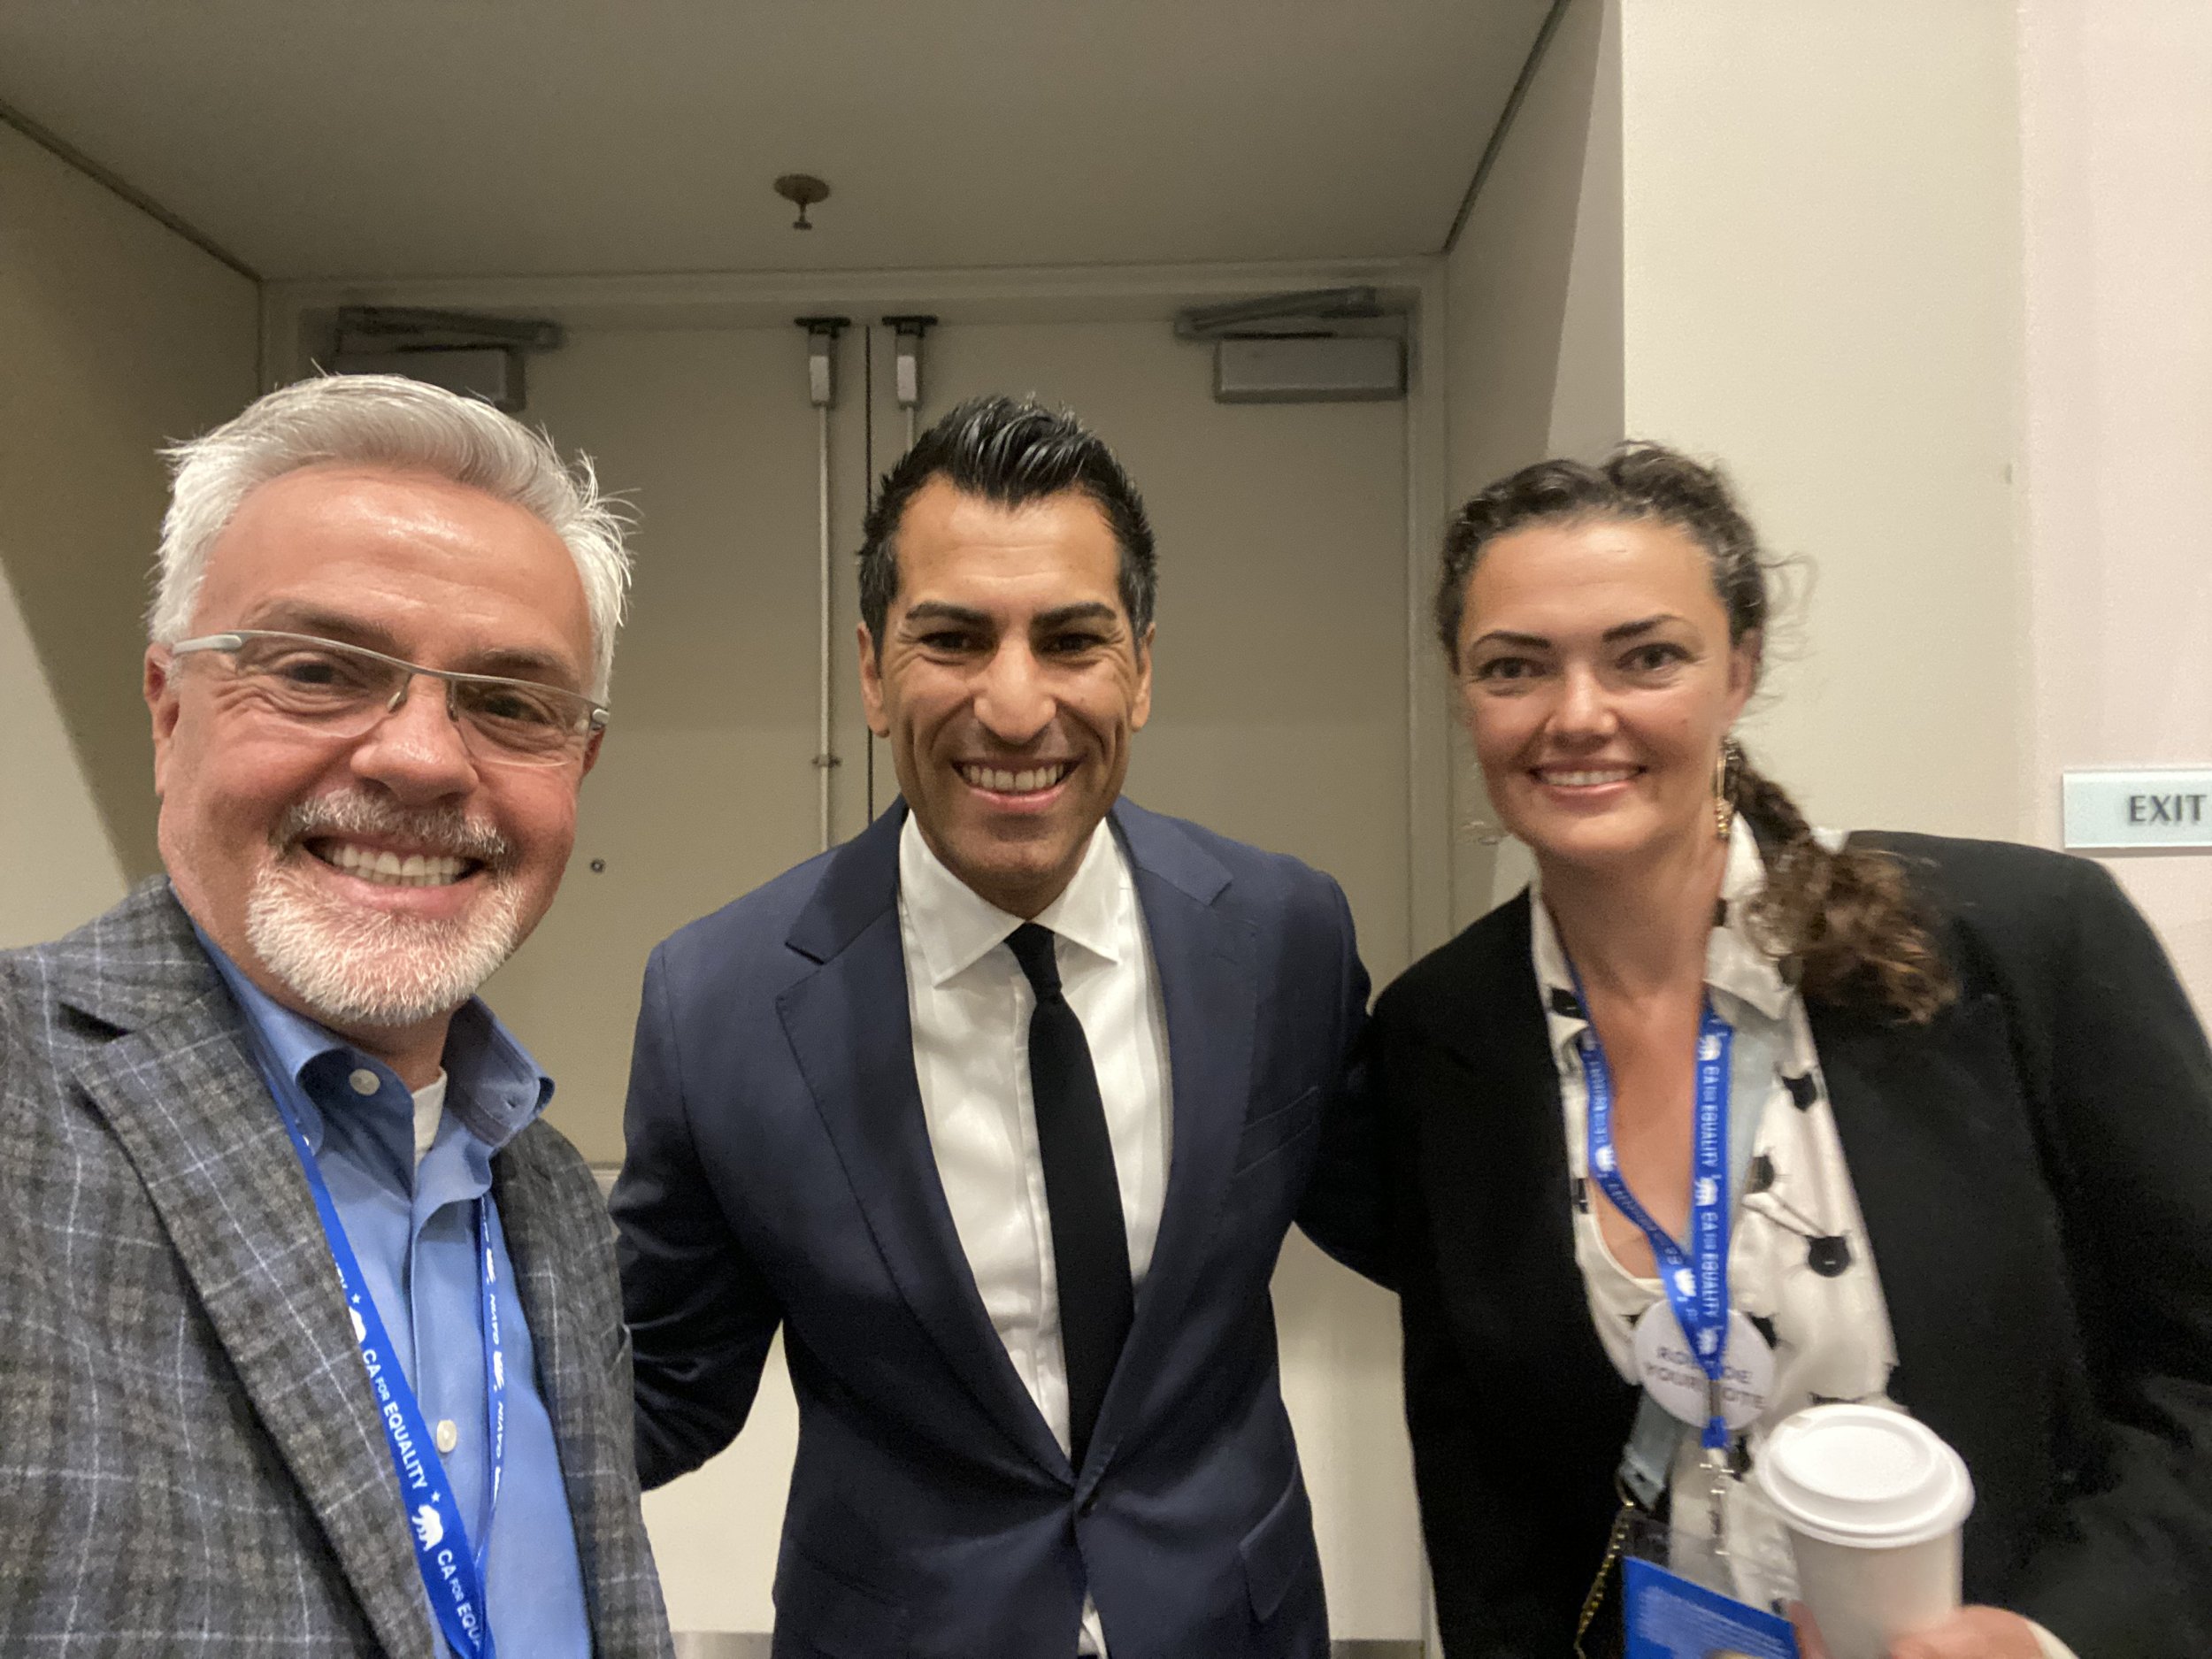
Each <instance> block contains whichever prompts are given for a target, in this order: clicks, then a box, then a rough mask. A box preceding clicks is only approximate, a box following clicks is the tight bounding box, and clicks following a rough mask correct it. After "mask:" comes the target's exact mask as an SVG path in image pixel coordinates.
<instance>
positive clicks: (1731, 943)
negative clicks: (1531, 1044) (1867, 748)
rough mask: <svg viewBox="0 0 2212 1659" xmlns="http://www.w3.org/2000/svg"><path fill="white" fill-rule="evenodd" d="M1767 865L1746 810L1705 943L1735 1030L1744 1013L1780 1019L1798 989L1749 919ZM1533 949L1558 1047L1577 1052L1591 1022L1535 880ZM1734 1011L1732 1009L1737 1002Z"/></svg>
mask: <svg viewBox="0 0 2212 1659" xmlns="http://www.w3.org/2000/svg"><path fill="white" fill-rule="evenodd" d="M1766 879H1767V871H1766V861H1765V860H1764V859H1763V858H1762V857H1761V856H1759V843H1758V841H1757V839H1756V838H1755V836H1754V835H1753V834H1752V833H1751V828H1750V826H1748V825H1747V824H1746V823H1745V822H1744V820H1743V816H1742V815H1741V814H1740V813H1739V814H1738V815H1737V818H1736V822H1735V826H1734V827H1733V828H1732V830H1731V831H1730V832H1729V836H1728V863H1727V866H1726V868H1725V869H1724V871H1723V872H1722V873H1721V881H1720V906H1719V909H1718V910H1717V911H1716V912H1715V914H1714V918H1713V931H1712V933H1711V935H1710V936H1709V938H1708V940H1707V941H1706V945H1705V984H1706V987H1707V988H1708V989H1709V990H1711V991H1714V992H1717V993H1718V994H1719V996H1718V999H1717V1003H1716V1006H1717V1010H1718V1012H1719V1013H1720V1015H1721V1017H1722V1018H1724V1019H1727V1020H1728V1021H1729V1022H1730V1024H1732V1025H1741V1024H1742V1023H1743V1018H1742V1016H1743V1013H1744V1011H1745V1010H1751V1011H1755V1012H1756V1013H1758V1014H1760V1015H1762V1016H1763V1017H1764V1018H1768V1019H1771V1020H1778V1019H1780V1018H1783V1017H1784V1015H1785V1014H1786V1012H1787V1011H1788V1009H1789V1002H1790V997H1791V995H1792V991H1791V988H1790V984H1789V981H1788V980H1786V979H1784V978H1783V977H1782V971H1781V967H1780V964H1778V962H1777V961H1776V960H1775V958H1774V957H1773V956H1771V955H1770V953H1769V952H1768V951H1767V949H1766V948H1765V947H1764V946H1763V945H1761V944H1760V943H1759V941H1757V940H1756V939H1755V938H1754V937H1753V936H1752V933H1751V930H1750V926H1749V924H1748V921H1747V917H1748V915H1749V912H1750V909H1751V905H1752V902H1754V901H1755V899H1757V897H1758V896H1759V894H1760V891H1761V889H1762V888H1763V887H1765V886H1766ZM1529 930H1530V938H1529V949H1530V956H1531V958H1532V961H1533V962H1534V964H1535V967H1536V977H1537V980H1538V982H1539V984H1540V986H1541V987H1542V988H1543V992H1544V1004H1545V1012H1546V1014H1547V1015H1548V1016H1549V1017H1550V1020H1549V1023H1550V1027H1551V1033H1552V1046H1553V1047H1554V1048H1557V1049H1559V1050H1561V1051H1562V1052H1564V1051H1565V1050H1567V1049H1569V1048H1572V1047H1573V1045H1574V1043H1575V1041H1576V1039H1577V1037H1578V1035H1579V1033H1580V1032H1581V1030H1582V1027H1583V1025H1584V1023H1585V1022H1584V1019H1583V1018H1582V1016H1581V1014H1580V1013H1579V1012H1570V1011H1569V1010H1571V1009H1578V1008H1579V1003H1578V1002H1577V1000H1576V998H1575V992H1574V975H1573V973H1572V972H1571V971H1570V970H1569V968H1568V965H1567V952H1566V948H1565V947H1564V946H1563V945H1562V944H1561V943H1560V942H1559V930H1558V929H1557V928H1556V927H1555V926H1552V919H1551V911H1550V910H1548V908H1546V906H1545V904H1544V891H1543V877H1542V875H1541V874H1540V873H1539V874H1538V875H1537V876H1536V877H1535V878H1534V879H1532V880H1531V881H1530V883H1529ZM1730 1004H1733V1005H1734V1006H1730Z"/></svg>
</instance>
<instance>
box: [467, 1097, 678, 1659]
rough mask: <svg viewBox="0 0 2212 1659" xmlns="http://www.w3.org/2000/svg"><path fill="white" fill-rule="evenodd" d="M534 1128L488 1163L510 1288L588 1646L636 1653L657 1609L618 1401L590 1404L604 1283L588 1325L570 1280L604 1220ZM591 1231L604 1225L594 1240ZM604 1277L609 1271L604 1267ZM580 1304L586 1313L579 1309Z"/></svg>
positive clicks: (586, 1295)
mask: <svg viewBox="0 0 2212 1659" xmlns="http://www.w3.org/2000/svg"><path fill="white" fill-rule="evenodd" d="M536 1134H537V1126H536V1125H533V1126H532V1128H529V1129H526V1130H524V1131H523V1132H522V1133H521V1134H520V1135H518V1136H517V1137H516V1138H515V1139H514V1140H513V1141H510V1142H509V1143H508V1144H507V1146H506V1147H504V1148H503V1149H502V1150H501V1151H500V1153H499V1155H498V1156H496V1157H495V1158H494V1159H493V1160H492V1193H493V1198H494V1201H495V1203H496V1204H497V1206H498V1210H499V1227H500V1233H501V1235H502V1237H503V1239H504V1240H505V1241H506V1246H507V1259H508V1262H509V1263H510V1265H511V1268H512V1269H513V1272H514V1289H515V1294H516V1296H517V1298H518V1300H519V1301H520V1302H521V1303H522V1311H523V1320H524V1323H525V1324H526V1325H528V1327H529V1331H530V1346H531V1349H532V1353H533V1356H534V1359H535V1361H536V1371H537V1377H538V1384H539V1386H538V1393H539V1397H540V1399H541V1401H542V1402H543V1403H544V1406H545V1412H546V1416H547V1417H548V1418H549V1420H550V1421H551V1423H552V1425H553V1441H554V1445H555V1447H556V1448H557V1450H558V1453H559V1458H560V1468H561V1486H562V1489H563V1491H564V1492H565V1493H566V1494H567V1497H568V1512H569V1516H570V1517H571V1524H572V1528H573V1531H574V1533H575V1538H576V1557H577V1563H578V1565H579V1566H580V1569H581V1570H582V1574H583V1580H584V1600H585V1602H586V1605H587V1608H588V1611H589V1613H590V1617H591V1624H592V1637H593V1642H592V1648H593V1651H594V1652H595V1653H599V1654H620V1653H630V1652H634V1651H635V1650H636V1649H637V1647H639V1641H638V1637H637V1632H638V1628H639V1624H638V1621H639V1619H640V1617H641V1613H642V1617H645V1618H647V1619H651V1618H653V1617H657V1615H658V1611H659V1609H658V1601H657V1597H656V1598H653V1605H652V1606H651V1607H649V1608H647V1609H641V1608H640V1607H639V1604H638V1601H637V1586H639V1585H640V1584H641V1583H642V1584H648V1585H649V1584H651V1583H652V1582H653V1578H652V1570H651V1562H650V1560H649V1558H647V1557H646V1556H645V1555H644V1553H643V1551H642V1549H641V1547H640V1544H639V1540H638V1537H637V1533H636V1530H635V1525H634V1521H633V1520H632V1517H631V1512H630V1509H629V1505H630V1503H631V1502H632V1501H633V1497H632V1490H631V1486H630V1483H629V1482H628V1480H626V1479H624V1478H623V1470H624V1465H625V1464H626V1462H627V1460H629V1459H630V1458H632V1457H633V1456H634V1446H633V1441H632V1437H631V1423H630V1413H629V1410H628V1404H629V1402H628V1401H627V1399H624V1400H622V1401H621V1402H620V1404H621V1406H622V1407H623V1409H622V1412H621V1416H620V1418H619V1420H618V1421H610V1420H609V1419H608V1417H607V1416H606V1414H605V1413H604V1412H602V1411H595V1410H594V1409H592V1408H593V1407H594V1406H595V1404H596V1403H597V1402H598V1401H599V1400H600V1399H601V1398H602V1397H603V1389H602V1387H601V1386H599V1385H598V1384H596V1383H595V1380H594V1372H595V1371H596V1372H598V1373H600V1374H603V1373H604V1371H605V1370H606V1366H607V1356H606V1352H605V1348H604V1345H605V1342H606V1340H607V1338H608V1336H609V1333H610V1332H611V1331H612V1330H613V1329H614V1328H615V1325H616V1320H617V1317H618V1316H617V1313H616V1310H615V1307H614V1302H613V1297H614V1291H613V1288H612V1286H609V1288H608V1289H607V1291H606V1293H605V1294H606V1298H607V1300H606V1302H605V1304H604V1305H605V1307H606V1323H605V1324H604V1325H593V1323H592V1316H591V1314H590V1312H589V1311H588V1310H590V1309H591V1308H592V1307H593V1305H594V1300H593V1298H594V1291H593V1287H592V1286H590V1285H589V1284H588V1283H585V1284H580V1283H578V1282H577V1277H578V1276H582V1277H583V1278H584V1279H586V1280H587V1281H588V1280H589V1279H592V1278H594V1277H595V1276H596V1275H598V1274H599V1273H601V1272H602V1271H603V1269H601V1268H600V1266H599V1265H598V1263H595V1261H593V1259H592V1253H593V1251H594V1250H595V1249H596V1248H605V1249H607V1250H608V1251H609V1252H610V1253H611V1250H612V1248H613V1237H612V1229H611V1226H610V1225H608V1224H607V1223H606V1222H605V1221H604V1219H603V1215H602V1214H595V1213H592V1212H590V1211H587V1210H581V1209H580V1205H579V1202H578V1201H577V1200H576V1199H575V1198H573V1197H565V1195H564V1194H563V1193H562V1191H561V1188H560V1186H559V1184H558V1182H557V1180H556V1179H555V1178H554V1175H553V1172H552V1171H551V1170H550V1169H549V1167H548V1164H547V1162H546V1159H545V1156H544V1154H543V1152H542V1151H541V1149H540V1148H539V1146H538V1144H537V1141H536ZM593 1228H605V1233H604V1235H603V1237H602V1238H594V1237H592V1236H591V1233H590V1230H591V1229H593ZM608 1277H610V1278H611V1274H610V1275H608ZM579 1310H586V1311H584V1312H583V1314H582V1317H577V1316H578V1312H579Z"/></svg>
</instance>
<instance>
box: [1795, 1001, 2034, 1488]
mask: <svg viewBox="0 0 2212 1659" xmlns="http://www.w3.org/2000/svg"><path fill="white" fill-rule="evenodd" d="M1808 1012H1809V1014H1810V1016H1811V1024H1812V1027H1813V1033H1814V1041H1815V1043H1816V1046H1817V1048H1818V1049H1819V1053H1820V1065H1821V1071H1822V1072H1823V1074H1824V1077H1825V1078H1826V1079H1827V1085H1828V1096H1829V1103H1830V1107H1831V1109H1832V1110H1833V1111H1834V1113H1835V1119H1836V1129H1837V1133H1838V1135H1839V1138H1840V1139H1841V1140H1842V1142H1843V1148H1844V1159H1845V1163H1846V1165H1847V1167H1848V1168H1849V1170H1850V1171H1851V1185H1852V1187H1853V1189H1854V1191H1855V1194H1856V1195H1857V1198H1858V1202H1859V1210H1860V1214H1861V1216H1862V1217H1863V1220H1864V1221H1865V1224H1866V1231H1867V1237H1868V1240H1869V1242H1870V1245H1871V1246H1872V1248H1873V1254H1874V1264H1875V1270H1876V1271H1877V1272H1878V1274H1879V1276H1880V1279H1881V1287H1882V1296H1883V1300H1884V1302H1886V1305H1887V1308H1888V1312H1889V1321H1890V1330H1891V1333H1892V1334H1893V1337H1894V1339H1895V1341H1896V1345H1897V1356H1898V1373H1897V1375H1896V1377H1895V1378H1894V1379H1893V1382H1892V1393H1893V1396H1894V1397H1895V1398H1896V1399H1897V1401H1898V1402H1899V1403H1901V1404H1902V1405H1905V1406H1907V1407H1909V1409H1911V1411H1912V1412H1913V1414H1914V1415H1915V1416H1916V1417H1921V1418H1923V1419H1924V1420H1925V1421H1926V1422H1927V1423H1928V1424H1929V1425H1931V1426H1932V1427H1933V1428H1935V1429H1936V1431H1937V1432H1939V1433H1940V1434H1942V1435H1943V1436H1944V1437H1945V1438H1946V1439H1947V1440H1950V1441H1951V1443H1952V1444H1953V1445H1955V1447H1957V1448H1958V1449H1959V1451H1960V1452H1961V1453H1962V1455H1964V1456H1965V1457H1966V1460H1967V1462H1968V1463H1969V1464H1970V1466H1972V1467H1975V1468H1977V1469H1983V1468H1988V1469H1994V1468H1998V1467H2000V1466H2003V1465H2005V1464H2006V1463H2008V1461H2009V1459H2008V1455H2007V1453H2008V1448H2009V1447H2010V1446H2011V1445H2012V1444H2014V1443H2016V1442H2017V1440H2018V1439H2019V1437H2020V1436H2021V1434H2022V1433H2023V1432H2025V1430H2026V1425H2021V1424H2019V1423H2017V1422H2016V1416H2015V1410H2016V1405H2017V1403H2018V1398H2019V1397H2018V1396H2016V1395H2011V1396H2008V1395H2007V1394H2006V1391H2004V1390H2001V1389H2000V1390H1996V1391H1994V1392H1993V1390H1992V1388H1991V1384H1990V1379H1991V1378H1992V1377H2006V1376H2012V1377H2030V1376H2033V1375H2036V1374H2037V1373H2038V1371H2039V1370H2040V1369H2041V1367H2042V1365H2043V1363H2044V1359H2045V1356H2044V1354H2043V1353H2042V1351H2041V1349H2042V1347H2043V1345H2044V1344H2045V1342H2046V1341H2047V1340H2048V1339H2049V1338H2050V1337H2051V1334H2052V1333H2050V1332H2049V1330H2048V1329H2047V1326H2046V1325H2045V1323H2044V1321H2043V1320H2042V1318H2041V1317H2040V1304H2039V1302H2037V1301H2036V1299H2035V1294H2034V1291H2035V1287H2038V1286H2043V1285H2045V1284H2047V1283H2052V1282H2055V1273H2056V1272H2057V1271H2058V1269H2057V1267H2056V1263H2055V1248H2053V1249H2050V1250H2043V1249H2039V1248H2038V1247H2037V1242H2036V1241H2037V1240H2039V1239H2047V1236H2048V1235H2047V1228H2048V1227H2055V1221H2047V1220H2046V1217H2047V1216H2048V1210H2049V1199H2048V1197H2047V1194H2046V1193H2045V1192H2044V1190H2043V1187H2042V1184H2041V1180H2040V1178H2039V1173H2038V1169H2037V1164H2036V1157H2035V1151H2034V1148H2033V1146H2032V1143H2031V1142H2030V1141H2028V1140H2027V1138H2026V1134H2027V1132H2026V1129H2025V1127H2024V1124H2023V1123H2022V1120H2021V1118H2020V1113H2019V1109H2018V1106H2017V1104H2016V1100H2017V1097H2018V1094H2019V1091H2018V1087H2017V1085H2016V1082H2015V1081H2014V1080H2013V1075H2012V1071H2011V1068H2010V1065H2009V1062H2008V1058H2007V1054H2006V1048H2005V1038H2004V1032H2003V1021H2002V1014H2001V1010H2000V1009H1999V1007H1998V1005H1997V1001H1996V999H1995V998H1994V997H1993V996H1991V995H1981V996H1970V997H1968V998H1967V999H1966V1000H1964V1001H1962V1002H1960V1003H1957V1004H1955V1006H1953V1007H1952V1008H1950V1009H1948V1010H1946V1011H1945V1012H1944V1013H1943V1014H1941V1015H1940V1016H1939V1017H1938V1019H1937V1021H1936V1024H1935V1025H1933V1026H1932V1027H1922V1026H1905V1027H1900V1026H1896V1025H1887V1024H1884V1023H1882V1022H1879V1021H1877V1020H1873V1019H1869V1018H1863V1017H1862V1016H1859V1015H1857V1014H1854V1013H1850V1012H1847V1011H1843V1010H1837V1009H1834V1008H1832V1007H1829V1006H1825V1005H1821V1004H1810V1003H1809V1005H1808Z"/></svg>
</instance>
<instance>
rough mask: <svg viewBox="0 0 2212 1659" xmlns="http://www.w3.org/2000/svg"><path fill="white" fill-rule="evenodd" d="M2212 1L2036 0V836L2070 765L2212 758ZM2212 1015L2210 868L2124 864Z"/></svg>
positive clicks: (2032, 465) (2030, 133)
mask: <svg viewBox="0 0 2212 1659" xmlns="http://www.w3.org/2000/svg"><path fill="white" fill-rule="evenodd" d="M2208 87H2212V8H2207V7H2205V6H2203V5H2201V4H2147V3H2145V4H2118V5H2116V4H2110V0H2030V4H2027V5H2025V6H2024V9H2023V31H2022V41H2021V134H2022V157H2023V166H2024V180H2025V197H2026V227H2027V250H2026V253H2027V294H2028V306H2027V324H2028V326H2027V411H2028V437H2027V455H2028V483H2029V492H2028V505H2029V519H2028V539H2027V561H2028V569H2029V572H2030V580H2031V585H2032V598H2033V608H2034V625H2033V633H2032V638H2033V641H2034V649H2035V662H2036V677H2035V688H2034V699H2033V703H2032V705H2031V706H2032V717H2033V724H2032V753H2033V761H2034V770H2033V780H2034V787H2033V791H2032V829H2033V832H2034V836H2035V839H2037V840H2039V841H2047V842H2048V843H2050V844H2051V845H2054V846H2055V845H2056V844H2057V843H2058V840H2059V835H2060V823H2059V807H2058V799H2059V795H2058V792H2059V775H2060V773H2061V772H2062V770H2063V769H2064V768H2067V767H2070V766H2141V765H2191V766H2204V765H2208V764H2212V649H2208V645H2207V641H2208V640H2212V558H2208V557H2207V555H2206V552H2205V545H2204V531H2203V525H2202V519H2203V513H2202V509H2201V505H2200V503H2201V500H2202V496H2203V493H2204V488H2203V487H2204V482H2205V480H2206V478H2207V476H2208V465H2212V215H2208V213H2207V211H2206V204H2208V203H2212V98H2208V96H2207V93H2206V89H2207V88H2208ZM2109 863H2110V864H2111V866H2112V868H2113V870H2114V871H2115V872H2116V874H2117V875H2118V876H2119V878H2120V879H2121V881H2122V883H2123V884H2124V886H2125V887H2127V888H2128V890H2129V891H2130V892H2131V894H2132V895H2134V897H2135V899H2136V901H2137V902H2138V903H2139V904H2141V905H2142V906H2143V908H2144V910H2145V911H2146V912H2147V914H2148V915H2149V916H2150V918H2151V919H2152V921H2153V922H2154V924H2155V925H2156V926H2157V927H2158V929H2159V931H2160V932H2161V933H2162V935H2163V936H2164V938H2165V941H2166V943H2167V946H2168V949H2170V950H2171V951H2172V952H2173V954H2174V956H2175V958H2176V961H2177V965H2178V966H2179V968H2180V970H2181V973H2182V977H2183V979H2184V981H2185V983H2186V984H2187V985H2188V986H2189V987H2190V990H2191V993H2192V994H2193V996H2194V997H2195V999H2196V1003H2197V1006H2198V1008H2199V1010H2212V855H2207V854H2205V853H2191V854H2141V855H2136V856H2127V857H2121V858H2115V859H2112V860H2110V861H2109Z"/></svg>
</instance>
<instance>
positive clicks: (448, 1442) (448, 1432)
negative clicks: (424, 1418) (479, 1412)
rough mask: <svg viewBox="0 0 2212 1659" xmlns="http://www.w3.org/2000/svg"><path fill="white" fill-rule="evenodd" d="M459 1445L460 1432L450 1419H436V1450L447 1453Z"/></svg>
mask: <svg viewBox="0 0 2212 1659" xmlns="http://www.w3.org/2000/svg"><path fill="white" fill-rule="evenodd" d="M460 1443H461V1431H460V1428H459V1426H458V1425H457V1424H455V1422H454V1421H453V1419H452V1418H451V1417H441V1418H439V1419H438V1449H439V1450H440V1451H441V1452H449V1451H451V1450H452V1449H453V1448H455V1447H457V1446H458V1445H459V1444H460Z"/></svg>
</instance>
